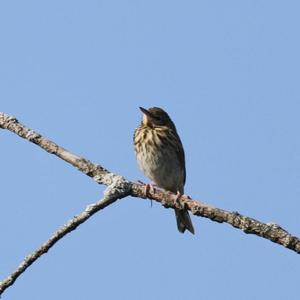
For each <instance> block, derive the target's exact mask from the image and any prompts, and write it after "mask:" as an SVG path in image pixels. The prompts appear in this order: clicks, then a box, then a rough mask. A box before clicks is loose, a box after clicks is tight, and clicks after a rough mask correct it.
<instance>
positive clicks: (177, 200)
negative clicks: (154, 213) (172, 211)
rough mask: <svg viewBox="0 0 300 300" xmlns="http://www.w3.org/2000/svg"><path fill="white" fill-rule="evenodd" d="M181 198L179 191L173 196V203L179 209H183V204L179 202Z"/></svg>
mask: <svg viewBox="0 0 300 300" xmlns="http://www.w3.org/2000/svg"><path fill="white" fill-rule="evenodd" d="M181 196H183V195H182V194H181V193H180V192H179V191H177V193H176V196H175V203H176V204H178V205H179V206H180V209H184V204H183V203H182V202H181V201H180V198H181Z"/></svg>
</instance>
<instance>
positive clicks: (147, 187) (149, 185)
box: [138, 180, 157, 207]
mask: <svg viewBox="0 0 300 300" xmlns="http://www.w3.org/2000/svg"><path fill="white" fill-rule="evenodd" d="M138 182H139V183H141V184H144V185H145V196H146V197H149V196H150V193H149V192H150V191H151V192H154V188H155V187H157V185H156V184H155V182H150V183H147V184H145V183H144V182H142V181H140V180H138ZM150 201H151V207H152V199H150Z"/></svg>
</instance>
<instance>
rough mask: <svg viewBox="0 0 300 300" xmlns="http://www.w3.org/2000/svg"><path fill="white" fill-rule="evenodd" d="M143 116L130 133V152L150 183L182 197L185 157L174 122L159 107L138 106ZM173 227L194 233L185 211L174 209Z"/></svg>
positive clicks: (180, 230)
mask: <svg viewBox="0 0 300 300" xmlns="http://www.w3.org/2000/svg"><path fill="white" fill-rule="evenodd" d="M139 109H140V110H141V112H142V114H143V117H142V120H141V123H140V125H139V126H138V127H137V128H136V129H135V131H134V137H133V142H134V150H135V154H136V158H137V162H138V165H139V167H140V169H141V170H142V171H143V173H144V174H145V175H146V176H147V177H148V178H150V180H151V181H152V183H153V184H154V185H156V186H158V187H159V188H162V189H163V190H165V191H168V192H172V193H175V194H177V197H176V199H177V200H179V199H180V196H181V195H183V194H184V184H185V180H186V170H185V154H184V149H183V145H182V143H181V140H180V137H179V135H178V133H177V130H176V127H175V124H174V122H173V121H172V120H171V118H170V117H169V115H168V113H167V112H166V111H164V110H163V109H162V108H159V107H151V108H149V109H145V108H143V107H139ZM175 215H176V221H177V228H178V230H179V232H181V233H184V232H185V230H186V229H187V230H188V231H190V232H191V233H193V234H194V233H195V230H194V227H193V224H192V221H191V218H190V215H189V213H188V211H187V210H186V209H177V208H176V209H175Z"/></svg>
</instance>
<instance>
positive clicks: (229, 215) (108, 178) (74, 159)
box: [0, 112, 300, 295]
mask: <svg viewBox="0 0 300 300" xmlns="http://www.w3.org/2000/svg"><path fill="white" fill-rule="evenodd" d="M0 128H3V129H8V130H10V131H11V132H13V133H15V134H17V135H19V136H20V137H22V138H24V139H26V140H28V141H30V142H32V143H34V144H36V145H38V146H40V147H41V148H43V149H44V150H46V151H47V152H49V153H51V154H54V155H56V156H58V157H59V158H61V159H63V160H64V161H66V162H68V163H70V164H71V165H72V166H74V167H76V168H77V169H78V170H79V171H81V172H83V173H84V174H86V175H88V176H90V177H92V178H93V179H94V180H95V181H96V182H97V183H100V184H104V185H107V186H108V188H107V190H106V193H105V197H104V198H103V200H101V201H98V202H97V203H95V204H92V205H90V206H88V207H87V208H86V209H85V210H84V211H83V212H82V213H81V214H79V215H78V216H76V217H74V218H73V219H71V220H70V221H69V222H67V223H66V224H65V225H63V226H62V227H61V228H60V229H58V230H57V231H56V232H55V233H54V234H53V235H52V237H51V238H50V239H49V240H48V241H46V242H45V243H44V244H43V245H42V246H40V247H39V248H38V249H37V250H36V251H34V252H33V253H32V254H31V255H29V256H27V257H26V258H25V259H24V261H23V262H22V263H21V264H20V266H19V267H18V268H17V270H16V271H14V272H13V273H12V274H11V275H9V276H8V277H7V278H6V279H5V280H3V281H2V282H0V295H1V294H2V293H3V292H4V291H5V290H6V288H7V287H9V286H11V285H12V284H13V283H14V282H15V280H16V279H17V278H18V277H19V276H20V275H21V274H22V273H23V272H24V271H25V270H26V269H27V268H28V267H29V266H30V265H31V264H32V263H33V262H34V261H36V260H37V259H38V258H39V257H40V256H41V255H43V254H44V253H46V252H47V251H48V250H49V249H50V248H51V247H52V246H53V245H54V244H55V243H56V242H57V241H58V240H59V239H61V238H62V237H64V236H65V235H66V234H67V233H69V232H71V231H73V230H74V229H76V228H77V226H79V225H80V224H81V223H83V222H85V221H86V220H87V219H88V218H89V217H90V216H92V215H93V214H94V213H96V212H97V211H99V210H101V209H103V208H105V207H106V206H108V205H110V204H112V203H113V202H115V201H116V200H117V199H121V198H124V197H126V196H133V197H139V198H144V199H145V198H148V199H153V200H155V201H157V202H160V203H161V204H162V205H163V206H164V207H166V208H173V209H174V208H179V209H180V208H182V205H184V207H185V208H186V209H188V210H190V211H191V212H192V213H193V214H194V215H196V216H201V217H205V218H208V219H210V220H212V221H215V222H219V223H223V222H225V223H228V224H230V225H231V226H233V227H235V228H238V229H240V230H242V231H244V232H245V233H249V234H255V235H257V236H260V237H263V238H265V239H268V240H270V241H272V242H274V243H277V244H279V245H282V246H284V247H286V248H288V249H291V250H293V251H295V252H297V253H300V240H299V238H297V237H295V236H292V235H291V234H290V233H288V232H287V231H286V230H284V229H283V228H281V227H280V226H279V225H276V224H273V223H262V222H260V221H257V220H255V219H252V218H249V217H246V216H243V215H241V214H239V213H238V212H228V211H226V210H223V209H219V208H215V207H212V206H209V205H207V204H205V203H202V202H200V201H196V200H193V199H191V198H189V197H187V196H182V197H181V201H180V204H179V203H178V201H176V200H175V199H176V195H175V194H172V193H170V192H164V191H161V190H159V189H150V191H148V192H147V194H145V192H146V189H145V185H143V184H138V183H134V182H129V181H127V180H126V179H125V178H123V177H122V176H119V175H116V174H113V173H111V172H109V171H108V170H106V169H105V168H103V167H102V166H100V165H97V164H93V163H92V162H90V161H89V160H86V159H84V158H82V157H79V156H77V155H75V154H72V153H71V152H69V151H67V150H66V149H64V148H62V147H60V146H58V145H57V144H56V143H54V142H52V141H50V140H48V139H46V138H44V137H42V136H41V135H40V134H38V133H36V132H34V131H33V130H31V129H29V128H27V127H25V126H24V125H22V124H21V123H19V122H18V121H17V119H16V118H14V117H12V116H9V115H7V114H5V113H1V112H0Z"/></svg>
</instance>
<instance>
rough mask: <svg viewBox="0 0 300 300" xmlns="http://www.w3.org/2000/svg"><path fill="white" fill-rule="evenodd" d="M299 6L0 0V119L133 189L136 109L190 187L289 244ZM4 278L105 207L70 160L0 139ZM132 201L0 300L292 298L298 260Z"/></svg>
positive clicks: (298, 164) (297, 188)
mask: <svg viewBox="0 0 300 300" xmlns="http://www.w3.org/2000/svg"><path fill="white" fill-rule="evenodd" d="M299 11H300V4H299V2H298V1H286V2H282V1H268V0H267V1H185V2H183V1H176V0H175V1H174V0H173V1H85V2H83V1H76V0H73V1H68V0H66V1H56V0H53V1H32V0H28V1H1V2H0V38H1V47H0V104H1V107H0V110H1V111H4V112H6V113H9V114H12V115H15V116H16V117H17V118H18V119H19V120H20V121H21V122H23V123H24V124H26V125H27V126H29V127H31V128H33V129H35V130H36V131H38V132H39V133H41V134H43V135H44V136H45V137H48V138H50V139H52V140H54V141H55V142H57V143H58V144H60V145H61V146H63V147H65V148H67V149H69V150H70V151H72V152H74V153H76V154H78V155H81V156H83V157H85V158H87V159H90V160H92V161H94V162H96V163H100V164H102V165H103V166H105V167H106V168H108V169H109V170H111V171H113V172H116V173H119V174H122V175H124V176H126V177H127V178H128V179H130V180H133V181H136V180H143V181H147V179H146V178H145V177H144V176H143V174H142V173H141V172H140V171H139V169H138V167H137V164H136V161H135V157H134V152H133V146H132V135H133V131H134V129H135V127H136V126H137V125H138V123H139V122H140V118H141V114H140V112H139V110H138V107H139V106H143V107H146V108H147V107H151V106H160V107H163V108H164V109H165V110H167V111H168V112H169V114H170V116H171V117H172V118H173V120H174V121H175V123H176V125H177V129H178V132H179V134H180V136H181V139H182V142H183V144H184V147H185V152H186V167H187V183H186V186H185V191H186V193H187V194H190V195H191V196H192V197H193V198H196V199H200V200H202V201H204V202H206V203H209V204H211V205H214V206H217V207H220V208H223V209H226V210H233V211H238V212H240V213H242V214H245V215H248V216H251V217H253V218H256V219H259V220H261V221H265V222H275V223H278V224H280V225H281V226H283V227H284V228H286V229H287V230H289V231H290V232H291V233H292V234H294V235H297V236H300V229H299V214H298V211H299V210H300V202H299V199H300V185H299V181H300V173H299V169H300V141H299V131H300V122H299V111H300V100H299V99H300V88H299V75H300V74H299V73H300V71H299V70H300V59H299V53H300V43H299V33H300V19H299ZM0 142H1V157H0V164H1V170H2V172H1V177H0V178H1V183H2V184H1V201H0V212H1V218H0V228H1V244H0V266H1V268H0V278H4V277H6V276H7V275H8V274H9V273H10V272H12V271H13V270H14V269H15V268H16V266H17V265H18V264H19V263H20V261H21V260H22V259H23V258H24V257H25V256H26V255H28V254H29V253H31V252H32V251H33V250H34V249H35V248H36V247H37V246H39V245H40V244H41V243H42V242H44V241H45V240H46V239H47V238H48V237H49V236H50V235H51V233H52V232H53V231H54V230H56V229H57V228H58V227H59V226H61V225H62V224H63V223H65V222H66V221H67V220H68V219H70V218H71V217H73V216H74V215H76V214H78V213H79V212H81V211H82V210H83V209H84V208H85V206H86V205H87V204H89V203H92V202H95V201H97V200H98V199H100V198H101V196H102V193H103V190H104V187H102V186H99V185H97V184H95V183H94V182H93V181H92V180H91V179H90V178H88V177H86V176H84V175H83V174H82V173H80V172H78V171H77V170H76V169H74V168H73V167H70V166H68V165H67V164H66V163H65V162H63V161H61V160H59V159H57V158H56V157H54V156H51V155H49V154H47V153H45V152H43V151H42V150H40V149H39V148H38V147H36V146H35V145H32V144H30V143H28V142H27V141H23V140H21V139H20V138H18V137H17V136H16V135H13V134H11V133H9V132H6V131H1V132H0ZM193 223H194V226H195V230H196V235H195V236H192V235H190V234H188V233H187V234H184V235H182V234H180V233H178V232H177V229H176V224H175V218H174V213H173V211H171V210H167V209H163V208H162V207H161V206H160V205H158V204H154V206H153V207H152V208H151V207H150V202H149V201H146V200H142V199H133V198H126V199H123V200H121V201H118V202H117V203H115V204H113V205H111V206H110V207H108V208H106V209H105V210H104V211H103V212H101V213H99V214H97V215H95V216H94V217H93V218H92V219H90V220H89V221H88V222H86V223H85V224H83V225H82V226H80V227H79V228H78V229H77V230H76V231H75V232H73V233H71V234H70V235H68V236H67V237H65V238H64V239H63V240H61V241H60V242H59V243H58V244H57V245H55V247H54V248H52V249H51V250H50V251H49V252H48V253H47V254H46V255H45V256H43V257H42V258H41V259H39V260H38V262H37V263H35V264H34V265H33V266H32V267H31V268H30V269H28V270H27V271H26V273H25V274H24V275H22V276H21V277H20V278H19V279H18V281H17V282H16V283H15V285H14V286H13V287H11V288H9V289H8V290H7V291H6V293H5V294H4V296H3V299H10V300H15V299H32V300H35V299H44V300H47V299H56V298H60V299H76V300H77V299H78V300H81V299H102V298H104V299H131V300H134V299H145V300H148V299H149V300H150V299H151V300H152V299H156V300H160V299H164V300H165V299H172V300H174V299H175V300H181V299H188V300H189V299H199V298H203V299H225V300H226V299H230V300H231V299H243V300H244V299H245V300H247V299H249V300H250V299H251V300H252V299H278V300H279V299H290V300H293V299H298V298H299V276H300V271H299V270H300V268H299V267H300V262H299V257H298V255H297V254H295V253H294V252H292V251H290V250H287V249H285V248H283V247H280V246H278V245H276V244H273V243H271V242H269V241H267V240H264V239H261V238H258V237H256V236H249V235H246V234H244V233H242V232H240V231H238V230H236V229H233V228H231V227H229V226H228V225H226V224H216V223H213V222H211V221H209V220H206V219H203V218H198V217H193Z"/></svg>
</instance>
